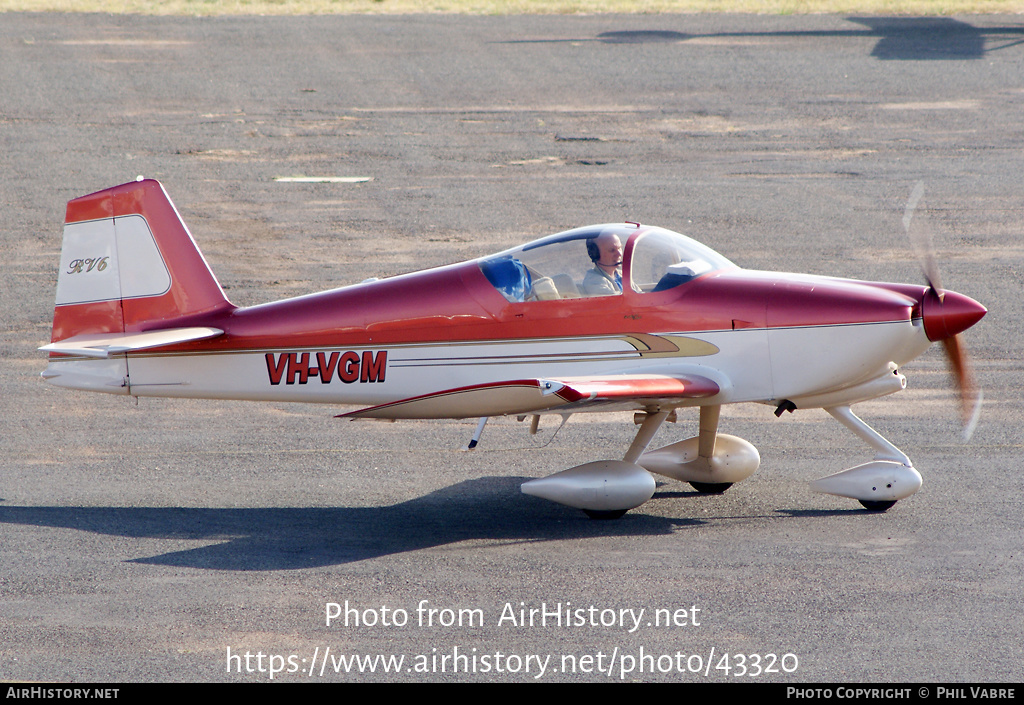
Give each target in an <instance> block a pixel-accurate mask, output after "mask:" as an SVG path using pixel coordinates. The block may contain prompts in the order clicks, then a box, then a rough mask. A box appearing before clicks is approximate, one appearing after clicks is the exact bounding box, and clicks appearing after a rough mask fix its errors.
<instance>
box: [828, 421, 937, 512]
mask: <svg viewBox="0 0 1024 705" xmlns="http://www.w3.org/2000/svg"><path fill="white" fill-rule="evenodd" d="M825 411H827V412H828V413H829V414H830V415H831V416H832V418H834V419H835V420H836V421H838V422H839V423H841V424H842V425H843V426H845V427H846V428H848V429H849V430H850V431H852V432H853V433H854V435H856V436H857V437H858V438H860V439H861V440H862V441H864V442H865V443H867V444H868V445H869V446H871V447H872V448H873V449H874V451H875V458H874V460H872V461H871V462H870V463H864V464H863V465H858V466H856V467H853V468H850V469H848V470H843V471H842V472H839V473H836V474H835V475H829V476H828V477H823V478H821V479H820V480H815V481H814V482H812V483H811V489H813V490H814V491H815V492H823V493H825V494H833V495H838V496H840V497H849V498H850V499H856V500H858V501H859V502H860V503H861V504H862V505H864V508H865V509H867V510H868V511H872V512H884V511H885V510H887V509H889V508H890V507H892V506H893V505H894V504H896V502H897V501H898V500H901V499H906V498H907V497H909V496H910V495H912V494H914V493H915V492H917V491H918V490H919V489H921V474H920V473H919V472H918V471H917V470H916V469H914V466H913V464H912V463H911V462H910V458H908V457H907V456H906V454H905V453H903V451H901V450H900V449H899V448H897V447H896V446H894V445H893V444H892V443H890V442H889V441H888V440H886V439H885V438H883V437H882V435H881V434H880V433H878V431H876V430H875V429H873V428H871V427H870V426H868V425H867V424H866V423H864V422H863V421H862V420H861V419H860V418H858V417H857V415H856V414H854V413H853V411H852V410H851V409H850V407H849V406H834V407H831V408H828V409H825Z"/></svg>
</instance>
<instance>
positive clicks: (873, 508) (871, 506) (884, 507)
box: [859, 499, 896, 513]
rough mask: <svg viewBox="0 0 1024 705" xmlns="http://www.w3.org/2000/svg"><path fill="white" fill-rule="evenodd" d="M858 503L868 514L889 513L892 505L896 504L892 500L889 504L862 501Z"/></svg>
mask: <svg viewBox="0 0 1024 705" xmlns="http://www.w3.org/2000/svg"><path fill="white" fill-rule="evenodd" d="M859 501H860V503H861V504H863V505H864V508H865V509H867V510H868V511H869V512H878V513H882V512H886V511H889V510H890V509H892V507H893V505H894V504H896V500H892V501H891V502H879V501H876V500H870V499H862V500H859Z"/></svg>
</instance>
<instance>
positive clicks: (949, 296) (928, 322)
mask: <svg viewBox="0 0 1024 705" xmlns="http://www.w3.org/2000/svg"><path fill="white" fill-rule="evenodd" d="M986 313H988V309H986V308H985V307H984V306H982V305H981V304H979V303H978V302H977V301H975V300H974V299H972V298H971V297H969V296H964V295H963V294H958V293H956V292H955V291H941V292H936V291H935V289H931V288H929V289H927V290H926V291H925V292H924V296H923V297H922V298H921V318H922V319H924V333H925V335H926V336H928V340H930V341H932V342H933V343H934V342H937V341H939V340H946V339H947V338H952V337H953V336H954V335H956V334H958V333H960V332H961V331H965V330H967V329H968V328H970V327H971V326H973V325H974V324H975V323H977V322H978V321H980V320H981V319H982V317H983V316H984V315H985V314H986Z"/></svg>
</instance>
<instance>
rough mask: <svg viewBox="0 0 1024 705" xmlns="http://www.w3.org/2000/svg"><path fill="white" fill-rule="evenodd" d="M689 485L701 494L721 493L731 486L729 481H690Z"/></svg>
mask: <svg viewBox="0 0 1024 705" xmlns="http://www.w3.org/2000/svg"><path fill="white" fill-rule="evenodd" d="M690 486H691V487H693V489H695V490H697V491H698V492H700V493H701V494H722V493H723V492H725V491H726V490H727V489H729V488H730V487H732V483H731V482H691V483H690Z"/></svg>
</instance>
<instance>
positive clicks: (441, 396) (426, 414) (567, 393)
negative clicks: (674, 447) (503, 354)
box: [339, 375, 720, 419]
mask: <svg viewBox="0 0 1024 705" xmlns="http://www.w3.org/2000/svg"><path fill="white" fill-rule="evenodd" d="M719 391H720V389H719V386H718V385H717V384H716V383H715V382H714V381H712V380H710V379H708V378H706V377H701V376H699V375H687V376H679V377H669V376H665V375H634V376H631V377H624V376H621V377H620V376H614V375H606V376H597V377H566V378H564V379H519V380H508V381H502V382H488V383H486V384H477V385H472V386H468V387H458V388H455V389H446V390H443V391H440V392H435V393H433V394H425V395H423V396H418V397H411V398H409V399H402V400H399V401H395V402H391V403H388V404H381V405H379V406H371V407H368V408H366V409H360V410H358V411H353V412H350V413H347V414H340V415H339V418H370V419H436V418H452V419H462V418H470V417H479V416H506V415H511V414H528V413H538V412H546V411H558V412H563V411H585V410H586V408H587V407H588V406H590V405H595V406H597V405H600V406H601V407H602V408H603V409H607V407H608V405H610V404H617V405H618V406H620V407H621V408H623V409H630V408H642V407H643V406H644V405H645V404H648V403H650V402H651V401H652V400H658V401H660V402H662V403H664V404H666V405H672V404H676V405H681V404H682V403H683V402H684V401H685V400H688V399H704V398H707V397H713V396H715V395H716V394H718V392H719Z"/></svg>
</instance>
